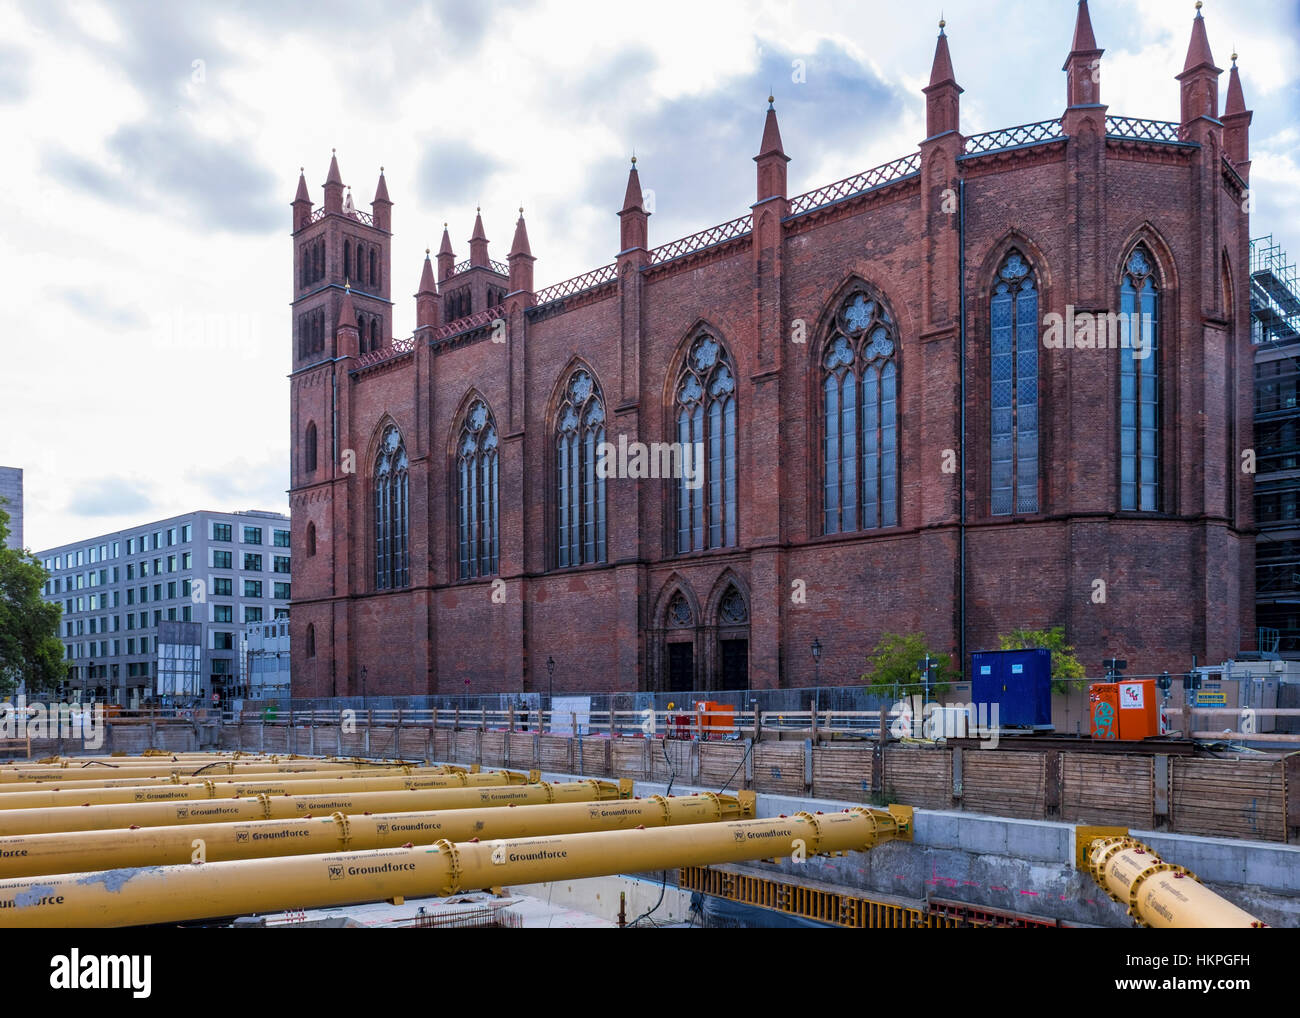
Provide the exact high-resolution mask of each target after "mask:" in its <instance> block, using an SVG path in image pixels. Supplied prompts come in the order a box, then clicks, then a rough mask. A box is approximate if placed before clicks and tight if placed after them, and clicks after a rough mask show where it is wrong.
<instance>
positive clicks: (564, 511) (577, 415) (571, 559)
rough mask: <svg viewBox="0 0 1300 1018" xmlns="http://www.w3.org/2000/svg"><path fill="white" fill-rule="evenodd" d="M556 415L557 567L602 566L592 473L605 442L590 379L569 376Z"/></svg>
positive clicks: (600, 404) (600, 499)
mask: <svg viewBox="0 0 1300 1018" xmlns="http://www.w3.org/2000/svg"><path fill="white" fill-rule="evenodd" d="M564 393H565V395H564V402H563V403H561V404H560V407H559V411H558V413H557V415H556V428H555V466H556V471H555V486H556V499H555V506H556V523H557V537H556V548H557V552H558V554H557V563H558V565H559V566H560V567H561V568H563V567H565V566H576V565H582V564H585V563H590V562H604V561H605V478H604V477H601V476H598V472H597V469H596V465H597V455H598V452H599V449H600V445H601V443H602V442H604V441H605V404H604V401H603V400H602V399H601V394H600V388H599V386H598V385H597V384H596V382H595V380H594V379H593V378H592V377H591V374H590V373H589V372H587V371H585V370H583V369H581V368H579V369H578V370H576V371H574V372H573V374H572V376H571V377H570V378H569V383H568V385H566V386H565V389H564Z"/></svg>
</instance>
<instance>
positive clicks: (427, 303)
mask: <svg viewBox="0 0 1300 1018" xmlns="http://www.w3.org/2000/svg"><path fill="white" fill-rule="evenodd" d="M441 305H442V299H441V297H440V296H439V295H438V287H437V284H435V283H434V281H433V263H432V262H431V261H429V249H428V248H427V247H426V248H425V249H424V268H423V270H421V272H420V288H419V289H418V290H417V291H416V292H415V327H416V328H417V329H423V328H425V327H427V326H432V325H437V324H438V314H439V308H440V307H441Z"/></svg>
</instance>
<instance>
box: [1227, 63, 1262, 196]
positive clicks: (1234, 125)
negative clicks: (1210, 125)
mask: <svg viewBox="0 0 1300 1018" xmlns="http://www.w3.org/2000/svg"><path fill="white" fill-rule="evenodd" d="M1254 116H1255V114H1254V113H1252V112H1251V111H1250V110H1248V109H1246V97H1245V96H1244V95H1243V94H1242V91H1241V75H1239V74H1238V73H1237V54H1236V53H1234V54H1232V69H1231V70H1230V71H1229V72H1228V104H1227V107H1226V108H1225V109H1224V111H1223V150H1224V152H1225V154H1226V155H1227V156H1228V158H1229V159H1231V160H1232V164H1233V166H1235V167H1236V169H1237V172H1238V173H1240V174H1241V177H1242V179H1243V180H1245V179H1247V177H1248V176H1249V174H1250V122H1251V120H1252V119H1253V118H1254Z"/></svg>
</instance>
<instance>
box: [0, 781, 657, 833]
mask: <svg viewBox="0 0 1300 1018" xmlns="http://www.w3.org/2000/svg"><path fill="white" fill-rule="evenodd" d="M631 794H632V783H631V782H630V781H626V780H624V781H620V782H619V783H618V784H614V783H612V782H608V781H596V780H592V779H588V780H586V781H572V782H565V783H562V784H549V783H546V782H540V783H536V784H528V785H488V786H480V787H476V788H438V789H413V790H404V791H395V792H346V791H338V792H332V793H329V794H324V795H320V794H318V795H277V796H275V797H274V798H272V797H271V796H269V795H259V796H256V797H252V798H244V799H203V800H200V801H198V802H131V803H108V804H105V805H102V806H85V807H83V808H81V809H64V808H62V807H60V808H57V809H14V810H8V811H6V812H3V813H0V836H9V835H15V834H54V833H58V832H61V831H62V832H73V831H100V830H109V829H112V828H122V827H171V826H175V825H176V824H192V823H224V822H230V821H235V820H287V819H289V818H291V817H304V816H320V815H321V814H330V813H336V812H342V813H345V814H352V813H365V812H372V813H379V812H385V813H404V812H409V811H411V810H433V809H468V808H470V807H473V806H509V805H515V806H528V805H536V804H540V803H548V802H590V801H593V800H598V799H616V798H626V797H628V796H630V795H631Z"/></svg>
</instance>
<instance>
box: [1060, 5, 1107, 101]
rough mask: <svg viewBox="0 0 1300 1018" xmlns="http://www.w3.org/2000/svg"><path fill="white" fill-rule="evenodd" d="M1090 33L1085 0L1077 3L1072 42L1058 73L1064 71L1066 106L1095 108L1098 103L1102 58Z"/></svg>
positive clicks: (1090, 26)
mask: <svg viewBox="0 0 1300 1018" xmlns="http://www.w3.org/2000/svg"><path fill="white" fill-rule="evenodd" d="M1104 52H1105V50H1102V49H1100V48H1098V46H1097V39H1096V37H1095V36H1094V35H1093V34H1092V18H1090V17H1089V16H1088V0H1079V9H1078V11H1077V12H1076V13H1075V18H1074V41H1073V42H1072V43H1071V44H1070V54H1069V56H1067V57H1066V58H1065V63H1064V64H1063V65H1062V67H1061V70H1063V71H1064V72H1065V105H1066V106H1094V105H1096V104H1097V103H1100V102H1101V55H1102V53H1104Z"/></svg>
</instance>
